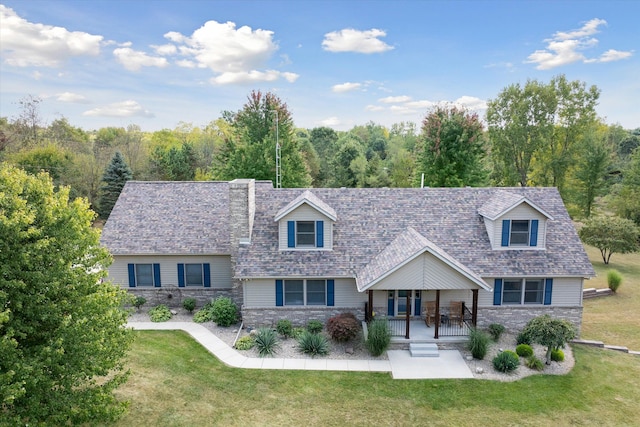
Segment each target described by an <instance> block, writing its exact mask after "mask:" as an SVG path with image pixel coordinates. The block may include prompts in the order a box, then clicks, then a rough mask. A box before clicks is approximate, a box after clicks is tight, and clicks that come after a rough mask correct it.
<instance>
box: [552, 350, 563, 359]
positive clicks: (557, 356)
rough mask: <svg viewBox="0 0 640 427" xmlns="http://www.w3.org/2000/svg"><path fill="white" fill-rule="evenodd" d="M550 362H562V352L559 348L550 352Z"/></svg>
mask: <svg viewBox="0 0 640 427" xmlns="http://www.w3.org/2000/svg"><path fill="white" fill-rule="evenodd" d="M551 360H553V361H554V362H562V361H564V351H562V350H560V349H559V348H557V349H555V350H551Z"/></svg>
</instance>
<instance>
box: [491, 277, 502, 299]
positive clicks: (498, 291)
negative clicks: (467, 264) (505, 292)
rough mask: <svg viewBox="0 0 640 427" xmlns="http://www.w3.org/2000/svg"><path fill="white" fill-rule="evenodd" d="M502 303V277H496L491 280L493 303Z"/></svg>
mask: <svg viewBox="0 0 640 427" xmlns="http://www.w3.org/2000/svg"><path fill="white" fill-rule="evenodd" d="M501 303H502V279H496V280H495V281H494V282H493V305H500V304H501Z"/></svg>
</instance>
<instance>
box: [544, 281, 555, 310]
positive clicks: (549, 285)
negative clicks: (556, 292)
mask: <svg viewBox="0 0 640 427" xmlns="http://www.w3.org/2000/svg"><path fill="white" fill-rule="evenodd" d="M552 292H553V279H546V280H545V281H544V305H551V293H552Z"/></svg>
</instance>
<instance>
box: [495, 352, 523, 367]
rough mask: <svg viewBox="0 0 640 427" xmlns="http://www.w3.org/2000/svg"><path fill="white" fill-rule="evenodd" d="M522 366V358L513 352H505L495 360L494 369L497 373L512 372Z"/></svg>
mask: <svg viewBox="0 0 640 427" xmlns="http://www.w3.org/2000/svg"><path fill="white" fill-rule="evenodd" d="M519 364H520V358H519V357H518V355H517V354H516V353H514V352H513V351H511V350H505V351H503V352H502V353H500V354H498V355H497V356H496V357H494V358H493V367H494V368H496V371H500V372H512V371H515V370H516V368H517V367H518V365H519Z"/></svg>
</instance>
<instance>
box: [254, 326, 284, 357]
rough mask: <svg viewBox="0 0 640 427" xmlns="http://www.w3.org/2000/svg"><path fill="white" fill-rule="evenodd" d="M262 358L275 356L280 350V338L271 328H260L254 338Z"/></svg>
mask: <svg viewBox="0 0 640 427" xmlns="http://www.w3.org/2000/svg"><path fill="white" fill-rule="evenodd" d="M254 341H255V343H256V347H257V348H258V355H260V357H266V356H273V355H274V354H276V351H277V350H278V347H279V344H278V336H277V335H276V332H275V331H274V330H273V329H271V328H260V329H258V332H257V333H256V336H255V337H254Z"/></svg>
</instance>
